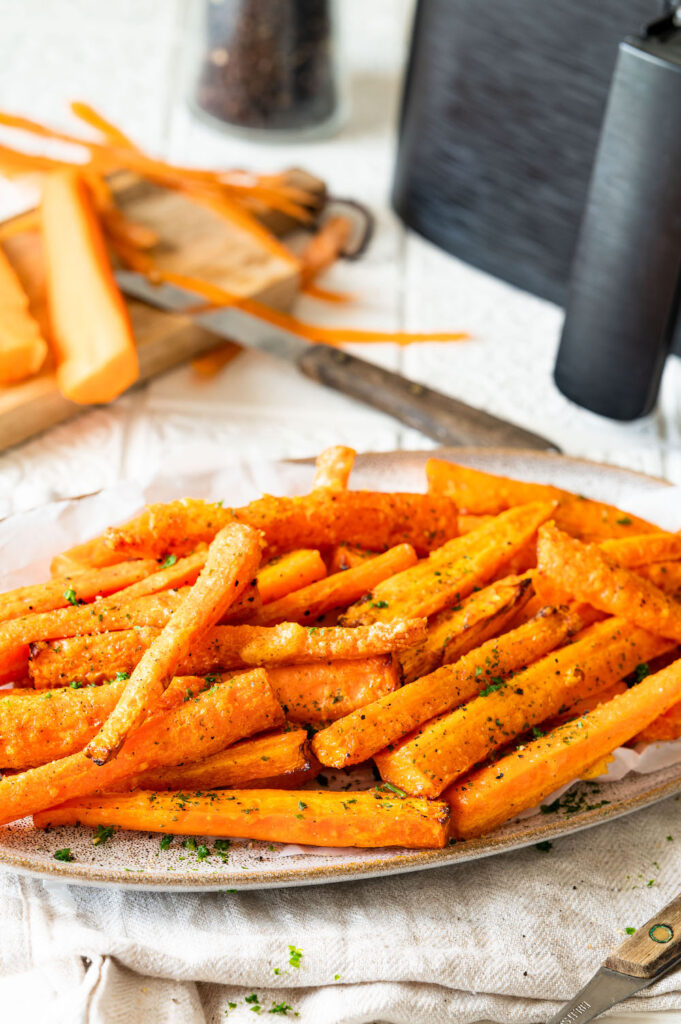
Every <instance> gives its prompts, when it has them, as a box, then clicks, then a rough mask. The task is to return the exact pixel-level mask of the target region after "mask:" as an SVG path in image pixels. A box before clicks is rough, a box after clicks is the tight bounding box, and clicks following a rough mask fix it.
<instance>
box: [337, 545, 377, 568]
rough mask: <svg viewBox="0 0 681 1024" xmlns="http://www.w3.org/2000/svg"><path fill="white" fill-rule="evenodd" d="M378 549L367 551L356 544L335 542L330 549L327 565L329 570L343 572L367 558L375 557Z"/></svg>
mask: <svg viewBox="0 0 681 1024" xmlns="http://www.w3.org/2000/svg"><path fill="white" fill-rule="evenodd" d="M378 554H379V552H378V551H367V549H366V548H360V547H357V545H356V544H337V545H336V546H335V547H334V548H332V549H331V554H330V555H329V556H328V559H327V565H328V567H329V572H330V573H333V572H344V571H345V570H346V569H354V568H355V566H357V565H361V564H362V562H366V560H367V558H375V557H376V555H378Z"/></svg>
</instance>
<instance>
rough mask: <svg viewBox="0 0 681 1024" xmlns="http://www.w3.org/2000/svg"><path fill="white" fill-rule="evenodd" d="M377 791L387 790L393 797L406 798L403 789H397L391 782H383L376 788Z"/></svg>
mask: <svg viewBox="0 0 681 1024" xmlns="http://www.w3.org/2000/svg"><path fill="white" fill-rule="evenodd" d="M377 788H378V789H382V790H386V789H387V790H388V791H389V792H390V793H394V794H395V796H406V795H407V794H406V793H405V792H404V790H403V789H398V787H397V786H393V784H392V782H384V783H383V785H382V786H378V787H377Z"/></svg>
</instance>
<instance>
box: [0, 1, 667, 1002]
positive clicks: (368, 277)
mask: <svg viewBox="0 0 681 1024" xmlns="http://www.w3.org/2000/svg"><path fill="white" fill-rule="evenodd" d="M195 2H197V0H116V2H115V3H101V2H100V3H95V2H94V0H22V2H21V3H18V2H17V0H0V23H1V24H2V29H3V30H2V34H1V35H0V106H1V107H3V108H5V109H9V110H13V111H17V112H21V113H24V114H28V115H33V116H35V117H38V118H40V119H44V120H46V121H49V122H51V123H53V124H54V125H56V126H58V127H62V128H67V127H68V128H74V127H77V126H76V125H74V124H73V122H72V119H71V118H70V115H69V114H68V109H67V104H68V101H69V100H70V99H73V98H83V99H86V100H88V101H90V102H91V103H93V104H94V105H95V106H98V107H99V108H100V109H101V110H102V111H103V113H104V114H106V115H107V116H109V117H110V118H112V119H113V120H114V121H115V122H117V123H119V124H120V125H121V126H122V127H123V129H124V130H125V131H126V132H128V133H129V134H131V135H132V136H133V137H134V138H135V139H137V140H139V141H140V142H141V143H142V144H143V145H144V146H146V147H148V148H149V149H151V150H153V151H158V152H159V153H162V154H164V155H165V156H167V157H169V158H171V159H175V160H183V161H186V162H195V163H197V164H205V165H210V164H213V165H219V164H222V165H225V166H252V167H254V168H257V169H262V170H267V169H278V168H280V167H281V166H283V165H293V164H300V165H303V166H305V167H307V168H309V169H310V170H311V171H312V172H315V173H317V174H319V175H320V176H321V177H323V178H325V179H326V180H327V182H328V183H329V185H330V187H331V189H332V190H333V191H335V192H336V193H338V194H341V195H342V194H351V195H354V196H356V197H357V198H359V199H361V200H363V201H365V202H367V203H369V204H370V205H371V206H372V207H374V209H375V210H376V213H377V216H378V232H377V237H376V239H375V241H374V243H373V246H372V248H371V250H370V251H369V253H368V255H367V256H366V258H365V259H364V260H363V261H362V262H361V263H360V264H344V265H340V266H338V267H336V268H334V270H333V271H332V272H331V274H330V275H329V277H328V284H329V286H330V287H334V286H335V287H340V288H343V289H345V290H350V291H352V292H354V293H355V295H356V296H357V300H358V301H357V303H356V305H355V306H354V307H352V308H349V309H347V310H346V309H343V310H342V311H339V310H337V309H335V308H333V307H332V308H330V309H329V308H327V307H324V306H323V305H320V304H319V303H316V302H313V301H311V300H305V301H301V303H300V306H299V310H298V312H299V313H300V315H301V316H304V317H307V318H309V319H316V320H318V321H323V320H329V321H330V322H333V321H334V320H335V321H336V322H339V319H340V317H341V316H342V321H343V322H344V323H346V324H347V325H348V326H352V325H361V326H368V327H372V326H376V327H384V328H398V327H404V328H405V329H413V330H418V329H424V330H428V329H432V330H435V329H441V328H443V327H457V328H465V329H467V330H469V331H471V333H472V334H473V335H474V340H472V341H470V342H468V343H465V344H447V345H442V344H437V345H435V344H433V345H419V346H413V347H411V348H407V349H403V350H398V349H396V348H394V347H392V346H372V347H371V348H369V347H363V349H362V354H363V355H364V356H366V357H367V358H370V359H373V360H376V361H380V362H384V363H385V364H386V365H388V366H391V367H395V368H400V369H402V370H403V371H404V372H406V373H408V374H409V375H411V376H413V377H415V378H418V379H421V380H424V381H427V382H429V383H431V384H434V385H435V386H436V387H439V388H440V389H442V390H445V391H448V392H449V393H451V394H452V395H455V396H457V397H460V398H463V399H465V400H467V401H469V402H471V403H472V404H475V405H479V406H482V407H484V408H486V409H489V410H491V411H495V412H497V413H498V414H499V415H501V416H505V417H507V418H509V419H513V420H515V421H517V422H518V423H519V424H521V425H523V426H526V427H529V428H530V429H534V430H536V431H538V432H541V433H544V434H546V435H548V436H550V437H551V438H553V439H554V440H555V441H556V442H558V443H559V444H560V445H561V447H563V449H564V450H565V451H566V452H568V453H570V454H574V455H583V456H587V457H591V458H594V459H598V460H603V461H611V462H614V463H618V464H621V465H627V466H630V467H632V468H635V469H640V470H643V471H646V472H649V473H653V474H661V475H665V476H668V477H669V478H670V479H673V480H676V481H681V447H680V444H679V442H680V440H681V429H680V428H681V366H680V365H679V363H678V361H676V360H674V361H672V362H671V363H670V365H669V366H668V368H667V371H666V377H665V380H664V386H663V394H662V401H661V405H660V409H659V411H658V412H657V413H656V414H655V415H654V416H652V417H650V418H649V419H647V420H645V421H642V422H639V423H636V424H632V425H625V426H622V425H615V424H612V423H610V422H609V421H605V420H602V419H600V418H598V417H595V416H593V415H591V414H590V413H587V412H584V411H582V410H580V409H578V408H576V407H574V406H572V405H570V404H569V403H568V402H567V401H566V400H565V399H563V397H562V396H561V395H560V394H559V393H558V392H557V391H556V389H555V387H554V386H553V383H552V381H551V376H550V374H551V367H552V364H553V359H554V355H555V348H556V343H557V338H558V333H559V329H560V313H559V311H558V310H557V309H556V308H554V307H552V306H550V305H549V304H547V303H544V302H542V301H539V300H537V299H535V298H533V297H531V296H528V295H525V294H523V293H521V292H518V291H516V290H514V289H512V288H510V287H508V286H506V285H504V284H502V283H500V282H498V281H495V280H492V279H491V278H488V277H487V276H485V275H484V274H481V273H479V272H477V271H475V270H472V269H471V268H469V267H467V266H465V265H463V264H462V263H460V262H458V261H456V260H454V259H452V258H451V257H449V256H447V255H445V254H443V253H441V252H439V251H438V250H436V249H435V248H434V247H432V246H431V245H429V244H428V243H427V242H425V241H423V240H422V239H420V238H418V237H416V236H413V235H408V234H407V233H406V232H405V231H404V230H403V228H402V227H401V225H400V224H399V223H398V221H397V220H396V218H395V217H394V216H393V215H392V213H391V212H390V211H389V209H388V204H387V198H388V192H389V184H390V175H391V165H392V159H393V142H394V132H393V125H394V121H395V115H396V109H397V102H398V94H397V75H398V73H399V71H400V69H401V66H402V63H403V60H404V53H405V40H406V36H407V32H408V26H409V18H410V11H411V2H410V0H370V3H367V2H366V0H344V2H343V4H342V7H343V13H344V18H345V35H346V38H347V51H348V65H349V70H350V73H351V78H350V92H351V98H352V103H353V109H352V116H351V118H350V120H349V122H348V123H347V125H346V127H345V128H344V129H343V131H342V132H341V133H340V135H338V136H337V137H336V138H334V139H331V140H328V141H321V142H316V143H313V144H308V145H306V146H291V147H285V148H284V147H272V148H263V147H261V146H257V145H253V144H250V143H245V142H243V141H241V140H234V139H232V138H230V137H229V136H227V135H220V134H216V133H215V132H213V131H211V130H210V129H208V128H206V127H205V126H204V125H202V124H199V123H197V122H196V121H195V120H193V119H192V117H191V116H190V114H189V113H188V111H187V109H186V107H185V105H184V102H183V96H184V90H185V85H184V74H185V67H186V65H187V63H188V51H189V39H190V32H189V25H190V21H191V18H190V13H191V12H190V6H191V5H192V3H195ZM15 203H16V193H15V190H14V189H11V188H7V187H6V186H4V187H3V186H2V185H0V215H3V214H4V213H5V212H6V211H10V210H11V209H12V206H13V204H15ZM325 283H326V282H325ZM202 438H205V439H206V440H207V441H210V442H211V443H214V444H219V445H221V446H222V447H223V450H224V453H225V459H226V460H228V459H230V458H232V457H236V456H244V455H250V454H252V455H259V456H272V457H277V456H302V455H309V454H312V453H314V452H316V451H317V450H318V449H319V448H320V447H322V446H323V445H325V444H328V443H331V442H334V441H342V442H345V443H349V444H352V445H355V446H356V447H358V448H360V449H364V450H371V449H374V450H385V449H390V448H394V447H398V446H404V447H426V446H427V445H428V444H429V442H428V441H427V440H426V439H424V438H423V437H421V436H420V435H418V434H416V433H415V432H413V431H408V430H403V429H402V428H400V427H399V426H396V425H395V423H394V422H393V421H391V420H390V419H388V418H387V417H385V416H383V415H381V414H378V413H373V412H371V411H369V410H366V409H364V408H362V407H360V406H358V405H356V404H354V403H351V402H350V401H347V400H345V399H343V398H341V397H340V396H337V395H334V394H331V393H329V392H327V391H325V390H323V389H321V388H319V387H317V386H315V385H313V384H311V383H308V382H307V381H305V380H303V379H301V378H299V377H298V376H297V375H296V374H295V373H294V372H293V371H291V370H290V369H289V368H288V367H286V366H284V365H281V364H279V363H276V362H274V361H271V360H268V359H266V358H265V357H259V356H257V355H252V354H249V355H244V356H241V357H240V358H239V359H238V360H237V361H236V362H235V363H233V364H232V365H231V366H230V367H229V369H228V371H227V372H225V373H224V374H222V375H221V376H220V377H218V378H216V379H214V380H211V381H207V382H206V381H200V380H198V379H196V378H195V377H194V375H193V374H192V372H191V370H189V369H180V370H177V371H175V372H173V373H170V374H168V375H167V376H165V377H163V378H160V379H158V380H156V381H155V382H153V383H152V384H150V385H149V386H147V387H144V388H142V389H140V390H139V391H137V392H136V393H134V394H133V395H129V396H126V397H125V398H123V399H122V400H120V401H119V402H117V403H116V404H115V405H114V406H112V407H110V408H107V409H98V410H96V411H93V412H91V413H88V414H85V415H84V416H82V417H80V418H79V419H78V420H77V421H75V422H73V423H70V424H66V425H64V426H62V427H59V428H57V429H55V430H53V431H52V432H50V433H49V434H47V435H45V436H43V437H41V438H38V439H36V440H35V441H32V442H30V443H28V444H25V445H24V446H22V447H20V448H18V449H15V450H13V451H11V452H9V453H7V454H5V455H3V456H0V514H3V513H6V512H8V511H10V509H18V508H28V507H31V506H33V505H35V504H37V503H40V502H41V501H43V500H44V499H46V498H50V497H55V496H61V495H68V494H77V493H83V492H88V491H92V490H94V489H95V488H98V487H101V486H103V485H106V484H107V483H111V482H113V481H114V480H115V479H117V478H118V477H120V476H121V475H124V476H136V475H141V474H143V473H144V472H145V470H146V469H147V467H149V466H150V465H154V464H157V463H159V462H160V461H161V460H163V461H164V462H166V464H167V462H168V460H169V459H170V458H172V451H173V449H174V447H176V446H179V445H182V444H184V443H185V442H187V441H194V440H201V439H202ZM650 1017H651V1015H649V1014H636V1015H629V1016H628V1017H627V1018H626V1020H628V1021H630V1022H633V1021H634V1020H637V1021H643V1020H644V1019H646V1020H647V1019H650ZM611 1019H612V1018H611ZM617 1019H618V1020H620V1021H624V1020H625V1017H624V1016H622V1017H618V1018H617Z"/></svg>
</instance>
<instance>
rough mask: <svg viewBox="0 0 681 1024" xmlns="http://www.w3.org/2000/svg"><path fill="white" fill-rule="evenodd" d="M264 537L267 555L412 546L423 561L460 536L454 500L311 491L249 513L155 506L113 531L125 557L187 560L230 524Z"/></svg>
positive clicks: (195, 504) (196, 505) (269, 500)
mask: <svg viewBox="0 0 681 1024" xmlns="http://www.w3.org/2000/svg"><path fill="white" fill-rule="evenodd" d="M234 521H236V522H241V523H246V524H247V525H250V526H253V527H254V528H255V529H257V530H262V532H263V533H264V535H265V539H266V540H267V544H268V552H267V555H268V556H269V555H275V554H280V553H281V552H283V551H291V550H292V549H293V548H302V547H313V548H319V547H324V546H326V545H332V544H340V543H341V541H345V542H347V543H349V544H358V545H359V546H360V547H365V548H370V549H372V550H379V551H381V550H385V549H386V548H389V547H394V546H395V545H396V544H402V543H408V544H411V545H412V547H413V548H414V549H415V550H416V553H417V554H418V555H422V554H426V553H427V552H429V551H432V550H433V549H434V548H437V547H439V546H440V545H441V544H443V543H444V542H445V541H446V540H449V539H450V538H451V537H455V536H456V534H457V515H456V509H455V507H454V505H453V503H452V502H451V501H450V500H449V499H448V498H437V497H429V496H428V495H424V494H386V493H382V492H372V491H339V492H336V491H334V492H332V493H330V492H328V491H312V492H311V493H310V494H305V495H303V496H301V497H298V498H273V497H270V496H268V495H266V496H265V497H264V498H259V499H258V500H257V501H253V502H251V504H250V505H247V506H246V507H245V508H240V509H228V508H222V507H221V506H218V505H215V504H212V505H211V504H208V503H207V502H204V501H198V500H195V499H192V498H185V499H183V500H182V501H171V502H168V503H166V504H159V505H149V506H148V507H147V508H146V509H145V511H144V512H142V513H141V515H139V516H137V518H135V519H133V520H131V521H130V522H129V523H127V524H126V525H124V526H120V527H114V528H112V529H110V530H108V531H107V534H106V538H107V543H108V544H109V545H110V546H111V548H112V549H113V550H115V551H117V552H119V555H120V557H121V558H123V557H125V558H133V557H138V555H140V553H141V557H145V558H148V557H153V558H160V557H165V555H167V554H176V555H178V556H179V555H185V554H187V553H189V552H190V551H193V550H194V549H195V547H196V545H197V544H198V543H201V542H204V543H206V542H210V541H211V540H212V539H213V537H214V536H215V534H216V533H217V532H218V530H220V529H222V527H223V526H226V525H227V523H230V522H234Z"/></svg>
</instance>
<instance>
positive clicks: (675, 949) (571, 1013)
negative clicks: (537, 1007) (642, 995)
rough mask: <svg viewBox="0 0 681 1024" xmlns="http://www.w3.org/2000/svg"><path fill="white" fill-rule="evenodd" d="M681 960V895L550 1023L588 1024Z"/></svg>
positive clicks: (623, 946)
mask: <svg viewBox="0 0 681 1024" xmlns="http://www.w3.org/2000/svg"><path fill="white" fill-rule="evenodd" d="M680 963H681V896H677V898H676V899H675V900H672V902H671V903H668V904H667V906H666V907H664V908H663V909H662V910H661V911H660V913H659V914H657V915H656V916H655V917H653V918H651V919H650V921H647V922H646V924H644V925H643V926H642V927H641V928H638V929H637V931H636V933H635V934H634V935H632V936H631V938H629V939H626V940H625V941H624V942H623V943H622V944H621V945H620V946H618V947H617V949H616V950H615V951H614V952H613V953H611V954H610V956H609V957H608V958H607V960H605V962H604V963H603V965H602V966H601V967H600V968H599V969H598V970H597V971H596V973H595V974H594V976H593V978H592V979H591V981H589V982H587V984H586V985H585V986H584V988H583V989H582V990H581V991H580V992H578V993H577V995H576V996H575V997H574V999H572V1000H570V1002H569V1003H566V1004H565V1006H563V1008H562V1009H561V1010H559V1011H558V1013H556V1014H555V1015H554V1016H553V1017H551V1019H550V1020H549V1021H548V1022H547V1024H587V1022H588V1021H591V1020H593V1019H594V1017H598V1015H599V1014H601V1013H603V1012H604V1011H605V1010H609V1009H610V1007H611V1006H614V1005H615V1004H616V1003H621V1002H622V1000H623V999H628V998H629V996H633V995H634V994H635V993H636V992H639V991H640V990H641V989H642V988H646V987H647V986H648V985H652V984H653V982H655V981H658V980H659V979H660V978H661V977H663V975H665V974H667V972H668V971H671V970H673V969H674V968H675V967H678V966H679V964H680Z"/></svg>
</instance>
